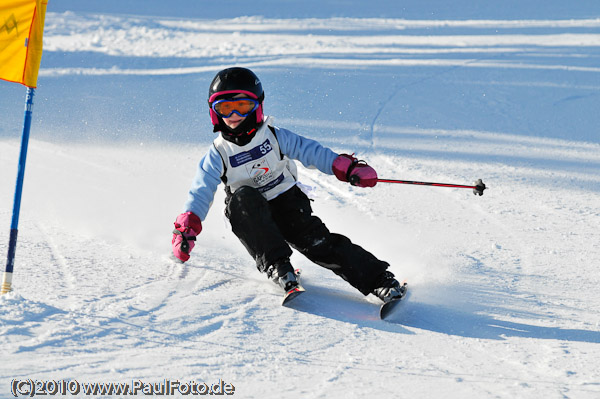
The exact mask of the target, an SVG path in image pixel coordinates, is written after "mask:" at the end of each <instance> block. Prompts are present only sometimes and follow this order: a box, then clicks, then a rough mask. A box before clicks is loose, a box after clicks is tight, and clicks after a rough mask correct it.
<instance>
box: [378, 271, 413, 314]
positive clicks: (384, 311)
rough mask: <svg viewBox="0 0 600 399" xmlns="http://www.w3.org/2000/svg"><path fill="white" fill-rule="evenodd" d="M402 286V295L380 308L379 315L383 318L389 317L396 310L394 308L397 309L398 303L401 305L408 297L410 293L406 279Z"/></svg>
mask: <svg viewBox="0 0 600 399" xmlns="http://www.w3.org/2000/svg"><path fill="white" fill-rule="evenodd" d="M402 288H403V290H402V292H403V294H402V296H399V297H396V298H394V299H392V300H391V301H389V302H386V303H384V304H383V305H381V307H380V308H379V317H380V318H381V320H385V318H386V317H388V316H389V315H390V314H391V313H392V312H393V311H394V309H396V308H397V307H398V305H400V303H402V302H403V300H404V299H405V298H406V294H407V293H408V283H407V282H406V280H404V281H403V282H402Z"/></svg>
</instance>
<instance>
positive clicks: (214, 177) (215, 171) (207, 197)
mask: <svg viewBox="0 0 600 399" xmlns="http://www.w3.org/2000/svg"><path fill="white" fill-rule="evenodd" d="M223 170H224V168H223V161H222V160H221V156H220V155H219V152H218V151H217V149H216V148H215V146H214V145H212V146H211V147H210V149H209V150H208V152H207V153H206V155H204V157H203V158H202V159H201V160H200V162H199V163H198V169H197V171H196V177H194V181H193V182H192V187H191V188H190V191H189V193H188V200H187V202H186V203H185V212H194V213H195V214H196V215H197V216H198V217H199V218H200V220H202V221H204V219H206V215H207V214H208V210H209V209H210V207H211V205H212V202H213V200H214V198H215V192H216V191H217V187H218V185H219V183H221V176H222V174H223Z"/></svg>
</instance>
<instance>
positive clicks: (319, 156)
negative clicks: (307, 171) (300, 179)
mask: <svg viewBox="0 0 600 399" xmlns="http://www.w3.org/2000/svg"><path fill="white" fill-rule="evenodd" d="M275 135H276V136H277V141H278V142H279V148H280V149H281V152H282V153H283V155H286V156H287V157H288V158H291V159H296V160H298V161H300V162H301V163H302V165H304V166H305V167H307V168H317V169H319V170H320V171H321V172H323V173H326V174H328V175H332V174H333V171H332V169H331V167H332V165H333V161H334V160H335V159H336V158H337V157H338V154H336V153H335V152H333V151H332V150H331V149H329V148H327V147H324V146H322V145H321V144H320V143H319V142H318V141H315V140H311V139H307V138H306V137H302V136H300V135H297V134H296V133H293V132H291V131H289V130H287V129H282V128H278V127H276V128H275Z"/></svg>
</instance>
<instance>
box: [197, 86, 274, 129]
mask: <svg viewBox="0 0 600 399" xmlns="http://www.w3.org/2000/svg"><path fill="white" fill-rule="evenodd" d="M228 94H231V95H236V94H243V95H245V96H248V97H239V98H232V97H230V98H225V99H220V100H216V99H217V98H219V97H222V96H226V95H228ZM208 103H209V106H210V118H211V121H212V123H213V125H216V124H218V123H219V117H221V118H229V117H231V115H233V114H234V113H236V114H238V115H239V116H241V117H246V116H248V115H250V114H251V113H252V112H254V111H256V122H259V123H260V122H262V121H263V117H264V116H263V109H262V104H261V103H259V102H258V98H257V97H256V95H255V94H254V93H252V92H249V91H245V90H228V91H220V92H217V93H215V94H213V95H212V96H210V98H209V99H208Z"/></svg>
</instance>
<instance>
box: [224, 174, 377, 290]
mask: <svg viewBox="0 0 600 399" xmlns="http://www.w3.org/2000/svg"><path fill="white" fill-rule="evenodd" d="M225 203H226V208H225V214H226V215H227V217H228V218H229V221H230V223H231V227H232V230H233V232H234V234H235V235H236V236H237V237H238V238H239V239H240V241H241V242H242V243H243V244H244V246H245V247H246V249H247V250H248V252H249V253H250V255H251V256H252V257H253V258H254V259H255V261H256V267H257V268H258V269H259V270H260V271H262V272H265V271H266V270H267V268H268V267H269V266H270V265H273V264H276V263H277V262H278V261H281V260H283V259H286V258H289V257H290V256H291V255H292V249H291V248H290V246H291V247H293V248H295V249H296V250H297V251H299V252H300V253H302V254H303V255H304V256H306V257H307V258H308V259H310V260H311V261H312V262H314V263H316V264H318V265H320V266H322V267H325V268H327V269H329V270H331V271H333V272H334V273H335V274H337V275H338V276H340V277H342V278H343V279H344V280H346V281H347V282H348V283H350V284H351V285H352V286H353V287H355V288H356V289H358V290H359V291H360V292H362V293H363V294H364V295H368V294H369V293H370V292H371V291H372V290H373V289H374V288H376V287H374V285H375V284H376V282H377V280H378V278H379V277H380V275H381V274H382V273H383V272H384V271H385V270H386V269H387V268H388V266H389V264H388V263H386V262H384V261H381V260H379V259H377V258H376V257H375V256H374V255H372V254H371V253H370V252H368V251H366V250H364V249H363V248H362V247H360V246H358V245H356V244H353V243H352V242H351V241H350V239H348V238H347V237H345V236H343V235H341V234H335V233H330V232H329V230H328V229H327V227H326V226H325V224H324V223H323V222H322V221H321V219H319V218H318V217H316V216H314V215H313V214H312V208H311V206H310V200H309V199H308V197H307V196H306V194H304V193H303V192H302V190H300V189H299V188H298V187H297V186H294V187H292V188H291V189H289V190H288V191H286V192H284V193H282V194H280V195H279V196H278V197H276V198H274V199H272V200H271V201H267V200H266V199H265V198H264V197H263V196H262V194H260V192H258V190H256V189H255V188H252V187H248V186H244V187H241V188H239V189H237V190H236V191H235V193H233V194H231V193H229V192H228V195H227V198H226V200H225Z"/></svg>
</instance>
